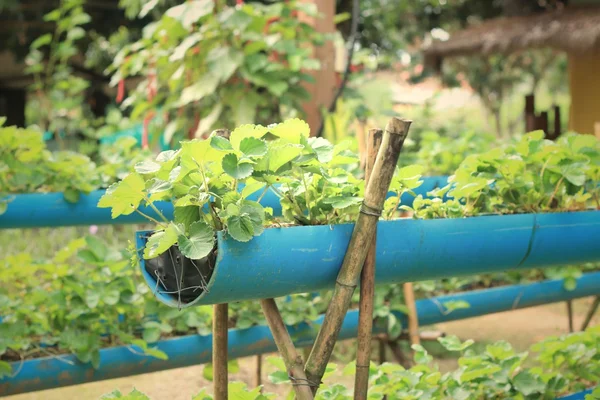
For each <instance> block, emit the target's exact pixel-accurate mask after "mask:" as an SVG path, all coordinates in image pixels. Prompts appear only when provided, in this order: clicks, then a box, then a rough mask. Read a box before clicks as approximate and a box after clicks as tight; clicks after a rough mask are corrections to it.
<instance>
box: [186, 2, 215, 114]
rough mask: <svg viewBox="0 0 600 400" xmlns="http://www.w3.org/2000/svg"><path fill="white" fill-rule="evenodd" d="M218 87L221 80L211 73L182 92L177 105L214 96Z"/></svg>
mask: <svg viewBox="0 0 600 400" xmlns="http://www.w3.org/2000/svg"><path fill="white" fill-rule="evenodd" d="M186 4H189V3H186ZM218 85H219V80H218V79H217V78H216V77H214V76H213V75H211V74H209V73H207V74H204V75H202V77H201V78H200V79H199V80H198V81H196V83H194V84H193V85H191V86H188V87H186V88H185V89H183V90H182V92H181V96H180V97H179V101H178V102H177V103H176V105H177V106H179V107H182V106H185V105H188V104H190V103H193V102H195V101H198V100H200V99H202V98H204V97H206V96H208V95H209V94H213V93H214V91H215V89H216V88H217V86H218Z"/></svg>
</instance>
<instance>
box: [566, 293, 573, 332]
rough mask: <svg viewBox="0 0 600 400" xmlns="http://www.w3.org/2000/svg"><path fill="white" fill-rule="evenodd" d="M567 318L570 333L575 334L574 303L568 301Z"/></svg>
mask: <svg viewBox="0 0 600 400" xmlns="http://www.w3.org/2000/svg"><path fill="white" fill-rule="evenodd" d="M566 303H567V318H568V319H569V333H573V332H574V331H575V329H574V327H573V301H572V300H567V301H566Z"/></svg>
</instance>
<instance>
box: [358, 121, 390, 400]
mask: <svg viewBox="0 0 600 400" xmlns="http://www.w3.org/2000/svg"><path fill="white" fill-rule="evenodd" d="M382 136H383V131H382V130H381V129H371V130H369V134H368V137H367V162H366V166H365V182H369V179H370V177H371V170H372V169H373V164H375V158H376V157H377V152H378V151H379V147H380V146H381V139H382ZM376 244H377V231H375V233H374V235H373V241H372V242H371V245H370V246H369V252H368V253H367V258H366V259H365V263H364V266H363V270H362V274H361V277H360V278H361V279H360V301H359V305H358V340H357V351H356V376H355V380H354V399H356V400H359V399H360V400H362V399H366V398H367V392H368V390H369V366H370V363H371V339H372V332H373V296H374V293H375V252H376Z"/></svg>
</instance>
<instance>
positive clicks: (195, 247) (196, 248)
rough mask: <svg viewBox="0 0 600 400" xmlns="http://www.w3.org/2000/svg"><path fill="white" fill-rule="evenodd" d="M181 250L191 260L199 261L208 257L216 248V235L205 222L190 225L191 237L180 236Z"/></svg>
mask: <svg viewBox="0 0 600 400" xmlns="http://www.w3.org/2000/svg"><path fill="white" fill-rule="evenodd" d="M178 242H179V250H181V253H182V254H183V255H184V256H186V257H188V258H191V259H192V260H199V259H201V258H203V257H206V256H207V255H208V254H209V253H210V252H211V251H212V249H213V247H214V246H215V233H214V231H213V229H212V228H211V227H210V226H209V225H208V224H207V223H206V222H204V221H197V222H194V223H193V224H192V225H190V229H189V235H188V236H184V235H179V238H178Z"/></svg>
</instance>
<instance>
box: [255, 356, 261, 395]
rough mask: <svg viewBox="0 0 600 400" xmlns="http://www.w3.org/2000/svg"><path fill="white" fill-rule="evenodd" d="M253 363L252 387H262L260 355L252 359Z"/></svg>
mask: <svg viewBox="0 0 600 400" xmlns="http://www.w3.org/2000/svg"><path fill="white" fill-rule="evenodd" d="M254 361H255V362H256V365H255V367H256V369H255V374H254V387H259V386H260V385H262V355H260V354H259V355H257V356H256V357H255V358H254Z"/></svg>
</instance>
